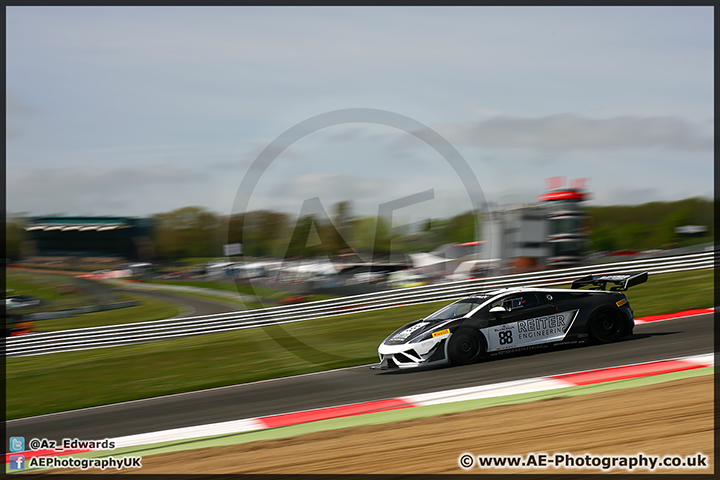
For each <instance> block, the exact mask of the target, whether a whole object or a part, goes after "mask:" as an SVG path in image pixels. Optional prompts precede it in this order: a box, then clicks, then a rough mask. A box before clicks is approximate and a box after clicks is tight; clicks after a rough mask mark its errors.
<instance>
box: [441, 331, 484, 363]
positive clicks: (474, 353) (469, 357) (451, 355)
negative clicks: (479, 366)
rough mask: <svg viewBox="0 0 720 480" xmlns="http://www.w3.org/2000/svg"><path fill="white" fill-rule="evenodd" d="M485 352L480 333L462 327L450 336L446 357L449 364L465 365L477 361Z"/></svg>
mask: <svg viewBox="0 0 720 480" xmlns="http://www.w3.org/2000/svg"><path fill="white" fill-rule="evenodd" d="M484 353H485V346H484V344H483V341H482V338H480V334H479V333H477V332H475V331H474V330H472V329H469V328H462V329H460V330H458V331H456V332H455V333H453V334H452V335H451V336H450V340H449V342H448V359H449V360H450V364H451V365H467V364H469V363H473V362H475V361H477V360H478V359H479V358H480V357H482V356H483V354H484Z"/></svg>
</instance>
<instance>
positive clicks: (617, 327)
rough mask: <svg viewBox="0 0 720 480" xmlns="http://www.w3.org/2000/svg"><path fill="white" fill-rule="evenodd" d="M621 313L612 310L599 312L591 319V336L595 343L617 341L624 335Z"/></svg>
mask: <svg viewBox="0 0 720 480" xmlns="http://www.w3.org/2000/svg"><path fill="white" fill-rule="evenodd" d="M623 332H624V326H623V323H622V318H620V315H618V314H617V313H614V312H610V311H602V312H598V313H596V314H595V315H593V316H592V318H591V319H590V337H591V338H592V339H593V340H594V341H595V343H612V342H617V341H618V340H620V338H621V337H622V336H623Z"/></svg>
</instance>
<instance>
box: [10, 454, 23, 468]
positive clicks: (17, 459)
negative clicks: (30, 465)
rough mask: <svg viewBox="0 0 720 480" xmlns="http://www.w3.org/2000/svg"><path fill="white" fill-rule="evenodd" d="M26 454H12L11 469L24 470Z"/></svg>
mask: <svg viewBox="0 0 720 480" xmlns="http://www.w3.org/2000/svg"><path fill="white" fill-rule="evenodd" d="M24 469H25V455H10V470H24Z"/></svg>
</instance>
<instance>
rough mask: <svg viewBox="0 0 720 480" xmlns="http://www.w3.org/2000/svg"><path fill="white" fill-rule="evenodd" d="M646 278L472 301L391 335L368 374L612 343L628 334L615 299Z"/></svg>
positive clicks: (591, 279) (624, 306)
mask: <svg viewBox="0 0 720 480" xmlns="http://www.w3.org/2000/svg"><path fill="white" fill-rule="evenodd" d="M647 278H648V274H647V272H643V273H631V274H618V275H589V276H586V277H583V278H580V279H578V280H576V281H575V282H573V284H572V286H571V288H569V289H563V288H533V287H513V288H503V289H500V290H492V291H487V292H481V293H477V294H475V295H471V296H469V297H465V298H463V299H461V300H458V301H456V302H454V303H451V304H450V305H447V306H446V307H444V308H442V309H440V310H438V311H437V312H435V313H433V314H431V315H428V316H427V317H425V318H423V319H420V320H416V321H414V322H410V323H408V324H407V325H404V326H402V327H400V328H399V329H397V330H396V331H394V332H393V333H392V334H391V335H390V336H389V337H387V338H386V339H385V340H383V342H382V343H381V344H380V347H379V348H378V354H379V355H380V364H378V365H373V366H372V367H371V368H373V369H379V370H386V369H396V368H400V369H405V368H416V367H419V366H425V365H441V364H448V363H449V364H451V365H462V364H468V363H472V362H475V361H476V360H478V359H480V358H482V357H484V356H487V355H496V354H500V353H506V352H517V351H520V350H529V349H535V348H541V347H543V346H548V345H559V344H575V343H586V342H596V343H610V342H615V341H617V340H619V339H620V338H622V337H624V336H627V335H630V334H632V331H633V328H634V326H635V322H634V316H633V311H632V309H631V308H630V303H629V302H628V299H627V297H626V296H625V294H623V293H622V292H623V291H625V290H627V289H628V288H630V287H632V286H634V285H638V284H640V283H644V282H646V281H647ZM608 284H610V288H609V290H608V288H607V287H608ZM582 287H589V288H586V289H583V288H582Z"/></svg>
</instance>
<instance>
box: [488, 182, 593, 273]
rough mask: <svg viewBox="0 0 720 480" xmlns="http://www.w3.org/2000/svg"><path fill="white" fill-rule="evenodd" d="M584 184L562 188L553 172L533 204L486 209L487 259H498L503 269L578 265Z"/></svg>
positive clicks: (584, 237)
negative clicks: (487, 225)
mask: <svg viewBox="0 0 720 480" xmlns="http://www.w3.org/2000/svg"><path fill="white" fill-rule="evenodd" d="M585 184H586V182H585V180H584V179H580V180H574V181H573V182H572V184H571V186H569V187H566V186H565V179H564V177H554V178H551V179H548V180H546V192H545V193H544V194H542V195H540V196H539V197H538V202H537V203H533V204H525V205H516V206H512V207H509V208H505V209H503V210H497V211H493V212H491V213H490V219H489V229H487V230H486V231H488V232H489V235H490V238H489V242H488V243H489V249H490V251H489V258H494V259H499V263H500V265H501V268H502V271H504V272H522V271H529V270H535V269H541V268H546V267H554V266H573V265H578V264H580V263H581V262H582V260H583V258H584V255H585V251H586V249H587V245H588V238H589V234H590V230H591V222H590V218H589V216H588V215H587V213H586V212H585V210H584V208H583V206H582V202H584V201H585V200H587V199H588V198H589V196H588V193H587V192H586V190H585Z"/></svg>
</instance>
